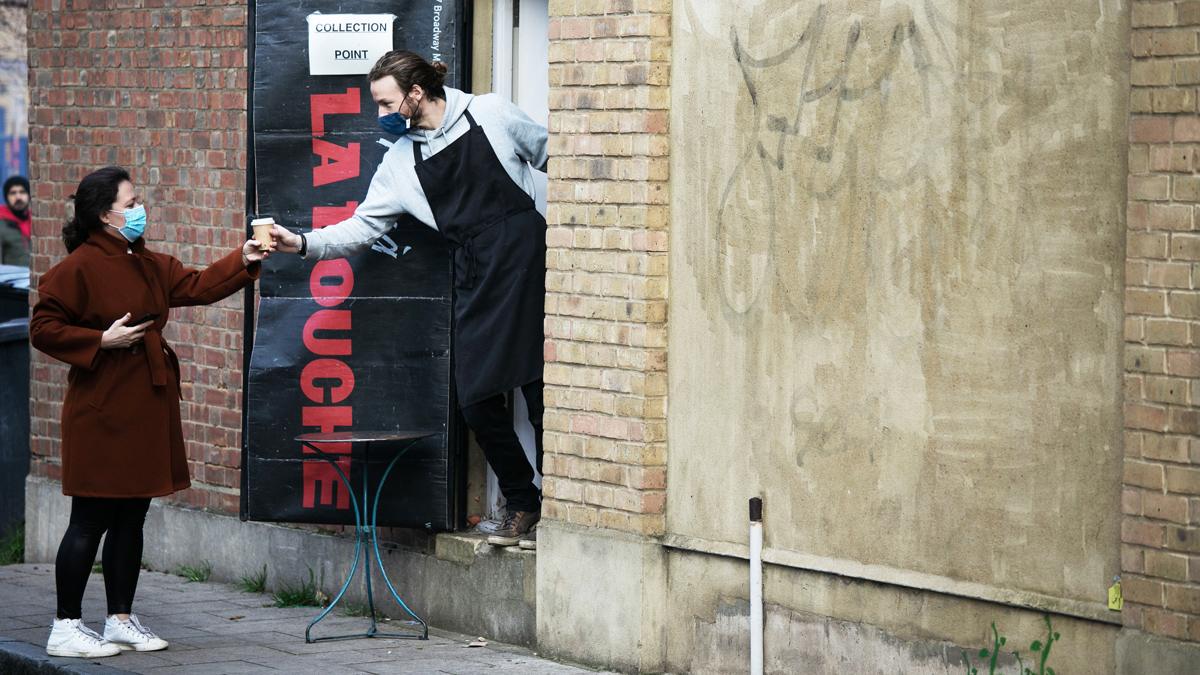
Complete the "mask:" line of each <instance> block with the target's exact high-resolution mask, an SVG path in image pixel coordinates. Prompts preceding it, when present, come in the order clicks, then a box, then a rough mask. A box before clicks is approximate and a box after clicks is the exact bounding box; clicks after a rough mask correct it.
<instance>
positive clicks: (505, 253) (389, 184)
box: [274, 51, 546, 545]
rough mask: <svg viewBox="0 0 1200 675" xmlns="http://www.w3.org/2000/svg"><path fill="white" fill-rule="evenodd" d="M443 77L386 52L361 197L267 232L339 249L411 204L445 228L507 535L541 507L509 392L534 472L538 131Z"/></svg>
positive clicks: (493, 100)
mask: <svg viewBox="0 0 1200 675" xmlns="http://www.w3.org/2000/svg"><path fill="white" fill-rule="evenodd" d="M444 76H445V66H444V65H442V64H440V63H434V64H430V63H428V62H426V61H425V60H424V59H423V58H421V57H420V56H418V55H416V54H413V53H411V52H403V51H393V52H389V53H388V54H386V55H385V56H384V57H382V58H381V59H380V60H379V62H378V63H376V65H375V67H374V69H372V72H371V75H370V80H371V94H372V97H373V98H374V99H375V101H376V102H377V103H378V104H379V109H380V115H381V116H380V125H381V126H382V127H383V128H384V130H386V131H389V132H391V133H396V134H398V135H399V136H401V139H400V140H399V141H397V143H396V144H395V146H393V148H392V149H391V150H390V151H389V152H388V153H387V154H386V155H385V157H384V160H383V163H382V164H381V165H380V167H379V169H378V170H377V171H376V174H375V176H374V177H373V178H372V182H371V188H370V190H369V191H368V194H367V197H366V198H365V199H364V200H363V202H362V203H361V204H360V205H359V207H358V208H357V209H356V211H355V215H354V216H352V217H351V218H349V219H347V220H346V221H343V222H341V223H337V224H335V225H330V226H328V227H325V228H322V229H320V230H318V231H315V232H310V233H307V234H304V235H296V234H293V233H292V232H290V231H288V230H286V229H284V228H281V227H276V228H275V230H274V235H275V237H276V238H277V239H278V240H279V250H280V251H284V252H291V251H296V252H299V253H300V254H301V255H306V254H307V255H308V256H315V257H318V258H332V257H341V256H346V255H352V254H354V253H357V252H359V251H362V250H365V249H366V248H368V247H370V245H371V244H372V243H373V242H374V241H375V240H376V239H378V238H379V237H380V236H382V235H384V234H386V233H387V231H388V230H390V229H391V228H392V225H393V224H394V222H395V219H396V217H398V216H399V215H401V214H403V213H408V214H411V215H413V216H414V217H416V218H417V219H418V220H421V221H423V222H425V223H426V224H427V225H430V226H432V227H435V228H436V229H437V230H438V231H439V232H441V233H442V235H443V236H444V237H445V238H446V241H447V243H448V244H449V245H450V247H451V250H452V253H453V259H454V289H455V294H454V319H455V333H454V350H455V355H454V356H455V358H454V381H455V385H456V387H457V392H458V400H459V405H460V407H461V408H462V412H463V416H464V418H465V419H466V421H467V424H468V425H469V426H470V427H471V429H472V430H473V431H474V432H475V436H476V439H477V440H478V441H479V444H480V446H482V448H483V452H484V455H485V457H487V461H488V464H489V465H490V466H491V467H492V470H493V471H494V472H495V473H496V477H497V478H498V479H499V483H500V490H501V492H502V493H503V494H504V497H505V500H506V502H507V514H506V516H505V518H504V519H503V521H502V523H501V526H500V528H499V529H498V530H497V531H496V532H495V534H494V535H493V536H492V537H489V542H491V543H493V544H498V545H513V544H516V543H518V541H520V540H523V539H526V538H528V537H529V532H530V530H531V528H532V527H533V526H534V525H535V524H536V523H537V521H538V519H539V517H540V513H541V494H540V491H539V490H538V489H537V487H536V486H535V485H534V482H533V480H534V472H533V467H532V466H530V463H529V461H528V459H527V458H526V456H525V452H524V450H523V448H522V447H521V444H520V441H519V440H518V438H517V434H516V431H515V429H514V428H513V415H512V411H511V410H510V408H509V406H508V405H507V403H506V395H507V394H508V392H511V391H513V390H514V389H518V388H519V389H520V390H521V392H522V393H523V395H524V397H525V402H526V405H527V407H528V409H529V420H530V422H531V423H532V425H533V429H534V433H535V437H536V439H537V455H536V457H537V459H536V464H537V469H538V471H539V472H540V471H541V460H542V412H543V405H542V368H543V358H542V346H543V342H544V333H543V322H544V315H545V309H544V308H545V297H546V220H545V219H544V218H543V217H542V216H541V214H540V213H538V211H537V210H536V209H535V207H534V200H533V197H532V196H531V193H532V189H533V188H532V181H531V175H528V174H529V166H530V164H531V163H532V164H533V166H542V165H544V163H545V145H546V129H545V128H544V127H541V126H540V125H536V124H535V123H533V122H532V120H530V119H529V118H528V116H526V115H525V114H524V113H522V112H521V111H520V109H518V108H517V107H516V106H514V105H513V104H512V103H510V102H508V101H505V100H503V99H501V98H500V97H498V96H495V95H493V94H488V95H484V96H478V97H476V96H472V95H470V94H466V93H464V92H461V91H459V90H457V89H453V88H451V87H445V86H444V85H443V79H444ZM477 116H478V121H477ZM485 127H486V128H485ZM406 143H407V144H411V149H408V148H407V147H405V145H406ZM438 144H440V147H437V145H438ZM498 148H500V149H501V152H499V153H498V151H497V149H498ZM410 162H411V164H410ZM527 178H529V180H527ZM518 179H520V180H521V182H523V183H525V186H524V187H523V186H522V185H519V184H518V182H517V180H518Z"/></svg>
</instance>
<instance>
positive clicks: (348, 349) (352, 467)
mask: <svg viewBox="0 0 1200 675" xmlns="http://www.w3.org/2000/svg"><path fill="white" fill-rule="evenodd" d="M252 11H253V12H254V17H253V18H254V26H255V31H254V32H255V35H254V51H253V68H252V76H251V84H250V86H251V87H252V115H251V119H252V125H253V132H252V139H251V158H252V161H253V166H252V167H251V170H252V174H253V193H254V194H253V195H252V200H251V201H252V203H255V204H256V208H255V210H256V211H257V214H258V215H259V216H271V217H274V218H275V220H276V222H279V223H280V224H282V225H284V226H285V227H289V228H291V229H293V230H296V231H308V230H310V229H314V228H321V227H325V226H328V225H332V224H334V223H337V222H339V221H341V220H343V219H345V218H347V217H348V216H349V215H350V214H352V213H353V212H354V208H355V207H356V206H357V204H358V202H359V201H360V200H361V199H362V198H363V197H364V196H365V195H366V192H367V187H368V186H369V184H370V182H371V177H372V175H373V174H374V172H375V169H376V167H377V166H378V165H379V163H380V161H381V160H382V159H383V155H384V153H385V152H386V151H387V149H388V144H389V143H391V142H392V141H394V140H395V139H394V137H392V136H389V135H387V134H384V133H383V132H382V131H381V130H380V128H379V125H378V123H377V121H376V117H377V115H376V106H375V103H374V102H373V101H372V100H371V95H370V91H369V88H368V82H367V78H366V76H365V75H310V74H309V54H308V44H309V43H308V31H309V22H308V19H307V17H308V16H309V15H310V14H313V13H317V12H319V13H321V14H324V15H330V14H355V15H367V14H393V15H395V16H396V17H397V18H396V20H395V23H394V26H393V46H394V48H397V49H409V50H412V51H415V52H417V53H419V54H421V55H423V56H425V57H426V58H430V59H438V60H441V61H443V62H445V63H446V64H447V65H448V66H449V67H450V71H449V75H448V77H447V84H449V85H451V86H463V84H464V83H463V81H462V78H461V73H462V72H463V71H464V70H465V60H464V59H463V54H462V52H461V47H460V45H462V44H463V42H464V39H463V38H464V33H463V31H464V21H463V14H462V7H461V2H427V1H426V2H409V1H399V0H391V1H390V2H389V1H381V0H359V1H356V2H353V3H350V2H321V1H319V0H318V1H317V2H307V3H299V4H297V3H294V2H282V1H279V0H267V1H259V2H257V3H254V4H253V7H252ZM259 288H260V294H261V299H260V302H259V307H258V313H257V326H256V328H255V332H254V345H253V349H252V352H251V355H250V357H249V363H248V364H247V366H246V367H247V368H248V372H249V378H248V389H247V395H246V401H247V414H246V416H245V419H246V425H247V428H245V429H244V430H243V434H244V436H243V437H244V448H245V451H244V453H243V458H242V492H243V493H242V517H243V518H246V519H249V520H260V521H273V522H303V523H321V524H352V523H354V512H353V510H352V506H351V503H350V495H349V494H348V493H347V492H346V490H345V488H344V486H343V485H342V483H341V481H340V479H339V477H338V473H337V470H336V469H335V468H334V465H333V464H332V463H330V462H328V461H326V460H324V459H321V458H319V457H318V456H317V455H316V454H315V453H313V452H312V451H311V450H310V449H308V448H306V447H305V446H304V445H303V444H301V443H300V442H298V441H296V440H294V439H295V437H296V436H298V435H299V434H303V433H316V432H342V431H360V432H361V431H394V430H405V431H411V430H422V431H429V432H431V433H432V435H431V436H430V437H428V438H426V439H424V440H422V441H418V442H417V443H416V444H415V445H414V446H413V447H412V448H410V449H409V450H408V451H407V452H406V453H405V454H404V455H403V456H402V457H401V458H400V460H399V461H398V463H397V465H396V467H395V469H394V470H393V471H392V473H391V475H390V477H389V478H388V481H387V484H386V485H385V487H384V489H383V491H382V493H381V502H380V505H379V509H378V524H380V525H388V526H407V527H425V528H429V529H434V530H446V529H453V527H454V526H455V524H456V523H455V520H456V517H457V514H456V504H457V498H458V494H457V492H458V481H457V475H458V470H459V468H460V467H459V466H458V465H457V462H458V461H459V456H460V455H459V452H458V451H457V448H456V446H457V445H458V443H459V442H460V434H459V433H458V429H457V427H456V425H455V419H456V415H455V407H454V403H453V400H452V391H451V383H452V377H451V372H450V368H451V364H450V336H451V302H452V298H451V283H450V261H449V255H448V251H447V248H446V245H445V243H444V241H443V239H442V238H441V236H440V235H438V233H437V232H435V231H433V230H431V229H430V228H428V227H426V226H424V225H422V224H420V223H418V222H416V221H415V220H412V219H411V218H407V217H405V218H402V219H401V220H400V221H399V222H397V224H396V227H395V229H393V230H392V231H391V232H390V233H389V234H388V235H387V236H386V237H384V238H383V239H381V240H380V241H378V242H376V244H375V245H374V246H373V247H372V248H371V249H370V250H368V251H366V252H364V253H362V254H359V255H357V256H354V257H352V258H349V259H337V260H325V261H319V262H317V261H312V260H302V259H300V258H299V257H298V256H293V255H284V254H279V255H276V256H273V257H272V258H271V259H270V260H269V261H267V265H266V266H265V269H264V272H263V275H262V279H261V280H260V282H259ZM321 447H322V450H323V451H324V452H325V453H328V454H330V455H333V456H335V457H336V458H337V464H338V466H339V467H341V468H342V469H343V470H346V471H348V474H349V476H350V478H351V480H352V482H353V483H354V485H355V491H356V492H361V489H362V487H361V486H362V475H363V474H362V472H363V470H364V464H363V463H362V462H361V461H360V459H361V453H362V450H363V448H361V447H355V448H354V449H353V452H354V458H353V461H351V458H350V456H349V455H348V454H347V453H349V452H350V451H351V447H350V446H348V445H345V444H324V445H322V446H321ZM401 447H402V446H388V445H386V444H374V445H373V446H372V447H371V460H372V461H371V464H370V466H369V467H368V468H367V470H368V471H369V475H370V480H371V482H372V483H374V482H375V481H376V480H377V479H378V477H379V476H380V474H381V473H382V470H383V468H384V467H385V466H386V464H387V462H388V461H389V460H390V459H391V458H392V457H393V456H394V454H395V452H397V451H399V450H400V449H401Z"/></svg>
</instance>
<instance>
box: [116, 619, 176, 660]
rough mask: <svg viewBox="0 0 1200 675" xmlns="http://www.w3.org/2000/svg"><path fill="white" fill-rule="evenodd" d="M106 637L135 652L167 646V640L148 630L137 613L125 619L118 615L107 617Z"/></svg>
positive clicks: (120, 646) (155, 649)
mask: <svg viewBox="0 0 1200 675" xmlns="http://www.w3.org/2000/svg"><path fill="white" fill-rule="evenodd" d="M104 639H105V640H108V641H109V642H111V643H113V644H114V645H116V646H117V647H119V648H121V649H132V650H133V651H135V652H156V651H158V650H160V649H166V648H167V641H166V640H164V639H162V638H160V637H158V636H157V635H155V634H154V633H151V632H150V631H149V630H147V629H146V627H145V626H143V625H142V622H141V621H138V618H137V615H136V614H130V615H129V618H128V619H126V620H125V621H121V620H120V619H118V618H117V617H116V616H109V617H108V618H107V619H105V620H104Z"/></svg>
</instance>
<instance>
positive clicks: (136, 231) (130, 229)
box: [109, 204, 146, 243]
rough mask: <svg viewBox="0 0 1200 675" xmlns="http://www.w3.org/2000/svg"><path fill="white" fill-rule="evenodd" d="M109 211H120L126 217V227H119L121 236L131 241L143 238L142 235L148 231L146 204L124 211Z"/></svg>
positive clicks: (118, 230)
mask: <svg viewBox="0 0 1200 675" xmlns="http://www.w3.org/2000/svg"><path fill="white" fill-rule="evenodd" d="M109 212H110V213H119V214H121V215H122V216H124V217H125V227H120V228H117V232H120V233H121V236H123V237H125V238H126V239H128V240H129V241H130V242H131V243H132V242H135V241H137V240H138V239H141V238H142V235H143V234H145V233H146V207H145V206H143V205H141V204H138V205H137V206H135V207H133V208H132V209H126V210H124V211H113V210H111V209H110V210H109ZM109 227H112V225H109Z"/></svg>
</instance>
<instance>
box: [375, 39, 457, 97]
mask: <svg viewBox="0 0 1200 675" xmlns="http://www.w3.org/2000/svg"><path fill="white" fill-rule="evenodd" d="M388 75H391V76H392V77H394V78H396V84H398V85H400V90H401V91H403V92H405V93H407V92H408V90H409V89H412V86H413V85H414V84H419V85H421V88H422V89H424V90H425V91H426V92H428V93H429V95H430V96H432V97H433V98H443V99H444V98H446V89H445V86H444V85H445V83H446V64H444V63H442V62H441V61H434V62H433V63H430V62H428V61H426V60H425V59H424V58H422V57H421V55H420V54H414V53H412V52H408V51H404V50H403V49H395V50H392V51H390V52H388V53H386V54H384V55H383V56H381V57H379V60H378V61H376V62H375V66H374V67H373V68H371V74H370V75H368V76H367V77H368V78H369V79H370V80H371V81H372V82H374V81H375V80H382V79H383V78H385V77H387V76H388Z"/></svg>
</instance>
